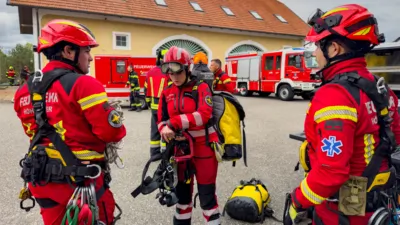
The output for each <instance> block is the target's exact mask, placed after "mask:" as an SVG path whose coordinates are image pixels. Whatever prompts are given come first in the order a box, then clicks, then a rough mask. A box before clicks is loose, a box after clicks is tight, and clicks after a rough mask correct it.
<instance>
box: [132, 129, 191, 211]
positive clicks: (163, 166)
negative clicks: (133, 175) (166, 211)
mask: <svg viewBox="0 0 400 225" xmlns="http://www.w3.org/2000/svg"><path fill="white" fill-rule="evenodd" d="M176 137H185V140H184V141H177V140H171V141H170V142H169V143H168V144H167V147H166V150H165V151H163V152H162V153H161V154H162V159H161V161H160V164H159V165H158V167H157V169H156V171H155V172H154V175H153V177H150V176H147V177H146V173H147V170H148V169H149V165H150V163H151V162H153V157H151V158H150V159H149V161H148V162H147V163H146V165H145V167H144V170H143V173H142V183H141V184H140V185H139V187H137V188H136V189H135V190H134V191H133V192H132V193H131V195H132V197H133V198H136V197H137V196H138V195H139V194H143V195H147V194H150V193H152V192H154V191H155V190H156V189H159V193H157V195H156V199H158V200H159V202H160V204H161V205H166V206H167V207H171V206H173V205H175V204H176V203H177V202H178V198H177V197H176V194H175V192H176V189H175V188H176V186H177V184H178V171H177V170H178V164H180V163H187V165H190V162H191V160H192V159H193V139H192V137H191V136H190V135H189V134H188V133H187V132H181V133H179V132H178V133H176ZM190 172H193V171H189V172H188V171H185V182H190V177H191V174H190Z"/></svg>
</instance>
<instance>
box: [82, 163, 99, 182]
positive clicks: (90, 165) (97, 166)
mask: <svg viewBox="0 0 400 225" xmlns="http://www.w3.org/2000/svg"><path fill="white" fill-rule="evenodd" d="M86 167H96V168H97V169H98V170H99V173H97V174H96V176H85V178H90V179H96V178H98V177H100V175H101V167H100V166H99V165H97V164H89V165H87V166H86Z"/></svg>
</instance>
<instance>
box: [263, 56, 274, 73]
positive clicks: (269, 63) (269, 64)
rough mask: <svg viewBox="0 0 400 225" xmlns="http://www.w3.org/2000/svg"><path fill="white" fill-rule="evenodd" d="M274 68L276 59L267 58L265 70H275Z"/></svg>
mask: <svg viewBox="0 0 400 225" xmlns="http://www.w3.org/2000/svg"><path fill="white" fill-rule="evenodd" d="M273 66H274V57H273V56H267V57H265V70H273Z"/></svg>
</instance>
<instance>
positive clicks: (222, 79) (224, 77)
mask: <svg viewBox="0 0 400 225" xmlns="http://www.w3.org/2000/svg"><path fill="white" fill-rule="evenodd" d="M214 79H215V80H214V84H213V86H214V91H226V92H229V93H234V92H235V86H234V85H235V84H234V83H232V81H231V78H230V77H229V76H228V74H226V73H225V72H224V71H222V70H221V69H219V70H218V71H217V72H215V74H214Z"/></svg>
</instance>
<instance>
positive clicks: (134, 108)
mask: <svg viewBox="0 0 400 225" xmlns="http://www.w3.org/2000/svg"><path fill="white" fill-rule="evenodd" d="M136 110H137V108H136V107H131V108H130V109H128V111H136Z"/></svg>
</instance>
